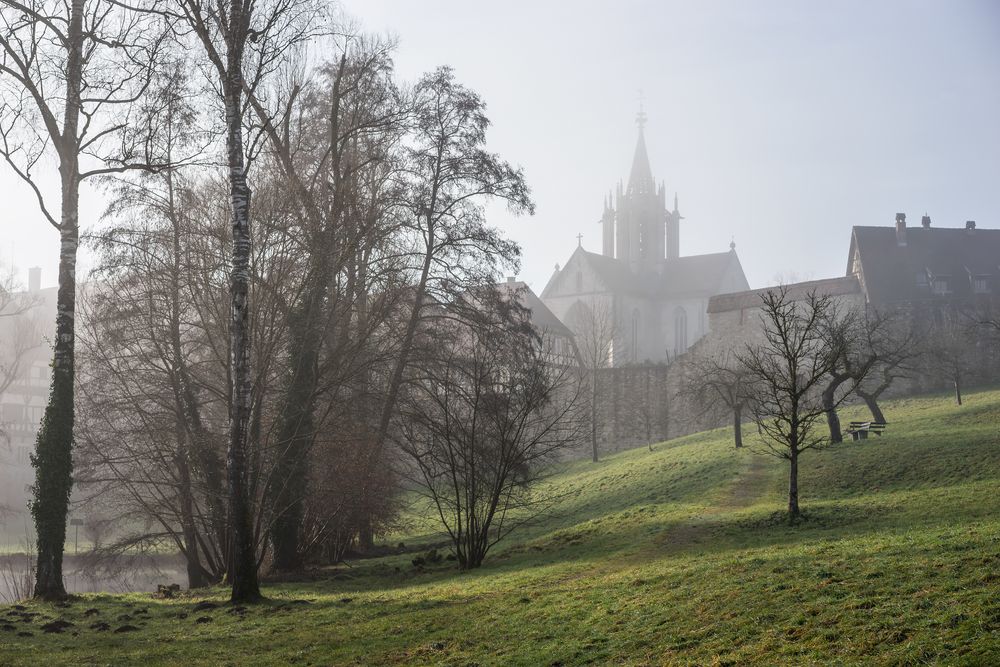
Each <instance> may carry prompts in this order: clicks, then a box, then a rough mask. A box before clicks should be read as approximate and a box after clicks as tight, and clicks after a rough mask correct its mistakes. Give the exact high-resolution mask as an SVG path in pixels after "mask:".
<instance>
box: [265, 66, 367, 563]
mask: <svg viewBox="0 0 1000 667" xmlns="http://www.w3.org/2000/svg"><path fill="white" fill-rule="evenodd" d="M346 62H347V54H346V53H345V54H344V55H343V56H342V57H341V60H340V66H339V67H338V68H337V76H336V79H335V80H334V84H333V93H332V97H333V99H332V103H331V105H330V117H329V135H328V137H329V139H328V141H329V144H328V149H329V155H330V164H331V166H330V175H331V177H330V178H327V179H326V183H327V187H328V188H329V192H328V194H327V198H328V199H329V201H330V206H329V209H328V211H327V218H326V219H325V220H323V219H322V218H321V216H320V215H319V210H320V207H318V206H315V205H311V204H312V200H311V199H310V198H309V197H308V195H306V194H305V193H304V192H303V194H301V195H300V199H302V200H303V201H302V203H303V205H304V206H305V208H306V210H307V211H313V213H314V215H312V216H311V218H310V219H311V221H312V223H313V229H314V236H313V238H312V242H311V243H310V244H309V272H308V273H307V275H306V282H307V284H306V286H305V290H304V291H305V297H304V298H303V299H302V301H301V302H299V303H298V304H297V305H296V307H294V308H293V310H292V312H291V313H290V314H289V317H288V329H289V334H290V338H291V342H290V350H289V368H290V369H291V376H290V377H289V381H288V386H287V387H286V390H285V397H284V400H283V402H282V406H281V413H280V415H281V416H280V422H279V426H278V433H279V437H278V442H279V452H278V460H277V464H276V466H275V471H274V474H273V476H272V480H271V485H270V488H269V489H268V493H269V495H270V496H271V498H270V500H271V507H272V509H273V510H274V512H275V516H274V518H273V521H272V524H271V530H270V539H271V546H272V549H273V556H274V561H273V568H274V569H275V570H279V571H281V570H285V571H293V570H299V569H301V568H302V565H303V563H302V555H303V554H302V551H301V548H300V541H301V535H300V532H301V529H302V519H303V516H304V514H305V506H304V503H305V497H306V487H307V484H308V481H309V479H308V475H307V469H308V458H309V451H310V450H311V449H312V445H313V442H314V440H315V423H314V421H313V416H314V413H315V404H316V386H317V383H318V382H319V377H318V373H317V369H318V368H319V361H320V351H321V348H322V346H323V333H324V331H323V324H324V323H325V322H326V314H327V309H326V295H327V293H328V292H329V289H330V281H331V276H332V273H333V267H332V266H331V265H332V264H333V263H334V262H335V261H336V254H337V250H338V249H337V248H336V247H335V246H336V240H337V239H336V236H335V232H336V230H337V226H338V223H339V221H340V217H341V207H342V201H341V199H342V198H341V187H340V183H341V172H340V156H341V150H340V145H339V142H340V98H341V96H340V84H341V79H342V77H343V74H344V70H345V67H346ZM287 157H288V158H289V162H290V157H291V156H290V155H287ZM289 171H292V170H289ZM331 183H332V185H331ZM349 293H350V291H349ZM350 321H351V318H350V317H345V318H343V320H342V326H343V327H344V331H345V332H346V331H347V330H348V327H349V324H350ZM345 335H346V334H345Z"/></svg>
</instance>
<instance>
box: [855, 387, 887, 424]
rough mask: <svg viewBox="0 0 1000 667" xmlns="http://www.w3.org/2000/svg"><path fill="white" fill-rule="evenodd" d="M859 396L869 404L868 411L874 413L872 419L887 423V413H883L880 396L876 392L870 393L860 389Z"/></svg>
mask: <svg viewBox="0 0 1000 667" xmlns="http://www.w3.org/2000/svg"><path fill="white" fill-rule="evenodd" d="M858 396H860V397H861V400H863V401H864V402H865V405H867V406H868V411H869V412H870V413H872V421H875V422H879V423H880V424H884V423H885V415H884V414H883V413H882V408H881V407H879V404H878V397H877V396H876V395H875V394H868V393H865V392H864V391H862V390H860V389H859V390H858Z"/></svg>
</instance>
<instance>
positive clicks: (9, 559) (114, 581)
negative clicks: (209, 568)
mask: <svg viewBox="0 0 1000 667" xmlns="http://www.w3.org/2000/svg"><path fill="white" fill-rule="evenodd" d="M33 561H34V559H28V558H26V557H25V555H24V554H12V555H4V556H0V603H4V604H6V603H11V602H13V601H15V600H17V599H18V598H20V597H22V596H23V594H24V590H25V588H24V586H25V582H26V581H27V580H28V579H30V578H31V577H32V576H33V571H32V570H31V568H33V567H34V562H33ZM63 573H64V581H65V584H66V590H67V592H69V593H133V592H149V593H153V592H155V591H156V586H157V584H180V585H181V587H182V588H187V574H186V571H185V569H184V565H183V562H181V560H180V559H179V558H178V557H176V556H157V557H147V556H143V557H141V558H140V557H135V558H127V559H120V560H119V562H118V563H117V564H116V567H114V568H94V567H93V566H92V564H90V563H88V561H87V560H86V558H84V557H82V556H81V557H79V558H77V557H74V556H66V558H65V560H64V561H63Z"/></svg>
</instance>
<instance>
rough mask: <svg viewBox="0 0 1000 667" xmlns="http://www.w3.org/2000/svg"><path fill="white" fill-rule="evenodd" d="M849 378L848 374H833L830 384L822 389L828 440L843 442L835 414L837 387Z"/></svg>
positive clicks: (838, 419) (838, 421)
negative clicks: (828, 432)
mask: <svg viewBox="0 0 1000 667" xmlns="http://www.w3.org/2000/svg"><path fill="white" fill-rule="evenodd" d="M848 378H850V376H849V375H835V376H833V379H832V380H831V381H830V384H828V385H827V386H826V389H824V390H823V397H822V398H823V410H824V411H825V412H826V424H827V426H828V427H829V428H830V442H843V441H844V434H843V433H842V432H841V430H840V417H839V416H838V415H837V406H836V397H837V389H839V388H840V385H842V384H843V383H844V382H846V381H847V380H848Z"/></svg>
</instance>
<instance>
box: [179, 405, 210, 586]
mask: <svg viewBox="0 0 1000 667" xmlns="http://www.w3.org/2000/svg"><path fill="white" fill-rule="evenodd" d="M187 449H188V448H187V439H186V434H185V432H184V428H183V425H182V424H180V423H179V424H178V428H177V451H176V454H175V457H174V465H175V467H176V468H177V481H178V487H179V488H178V490H177V492H178V494H179V495H180V498H179V500H180V519H181V536H182V538H183V540H184V560H185V563H186V565H187V576H188V588H203V587H205V586H208V584H209V581H208V577H207V576H206V573H205V568H204V567H202V565H201V559H200V558H198V531H197V529H196V528H195V523H194V502H193V495H192V491H191V469H190V467H189V466H188V451H187Z"/></svg>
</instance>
